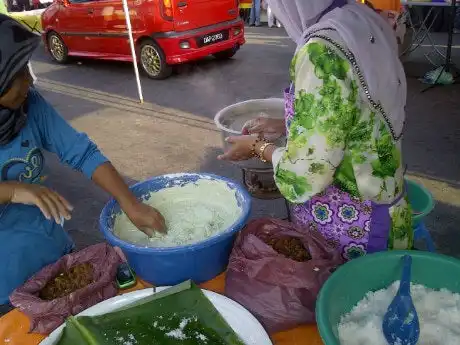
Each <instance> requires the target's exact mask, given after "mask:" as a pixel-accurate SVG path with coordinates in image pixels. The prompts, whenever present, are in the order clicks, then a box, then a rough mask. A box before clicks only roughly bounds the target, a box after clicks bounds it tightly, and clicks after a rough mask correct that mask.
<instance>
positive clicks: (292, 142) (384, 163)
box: [273, 38, 413, 249]
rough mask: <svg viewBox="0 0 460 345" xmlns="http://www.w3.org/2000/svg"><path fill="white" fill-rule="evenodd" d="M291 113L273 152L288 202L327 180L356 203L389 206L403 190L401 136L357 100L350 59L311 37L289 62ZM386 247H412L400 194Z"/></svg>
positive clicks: (306, 197)
mask: <svg viewBox="0 0 460 345" xmlns="http://www.w3.org/2000/svg"><path fill="white" fill-rule="evenodd" d="M290 75H291V80H292V81H293V82H294V85H295V90H296V94H295V115H294V118H293V119H292V121H291V125H290V130H289V135H288V140H287V145H286V147H285V148H280V149H278V150H277V151H275V153H274V156H273V164H274V168H275V181H276V183H277V185H278V187H279V189H280V191H281V192H282V194H283V195H284V196H285V197H286V199H288V200H289V201H290V202H292V203H298V204H300V203H304V202H306V201H308V200H309V199H310V198H312V197H313V196H315V195H316V194H318V193H320V192H322V191H323V190H325V189H326V188H327V187H328V186H330V185H331V184H333V185H335V186H336V187H338V188H340V189H341V190H343V191H346V192H348V193H349V194H351V195H352V196H355V197H358V198H360V199H361V200H372V201H374V202H376V203H381V204H391V203H392V202H393V201H394V200H395V199H396V198H397V197H398V196H399V195H400V193H401V192H402V190H403V183H404V178H403V174H404V166H403V161H402V155H401V141H398V142H395V141H394V140H393V138H392V136H391V133H390V131H389V129H388V127H387V125H386V123H385V120H384V118H383V117H382V116H381V115H380V114H378V113H376V112H375V111H374V110H373V109H372V108H371V106H370V105H369V103H368V102H367V100H363V99H362V98H361V97H360V93H359V90H358V85H359V84H358V83H359V81H358V78H357V75H356V74H355V73H354V71H353V69H352V66H351V64H350V62H349V61H348V60H347V59H346V57H345V55H343V54H342V53H341V52H340V51H339V50H338V49H336V48H335V47H333V46H332V45H330V44H329V43H328V42H326V41H324V40H322V39H319V38H313V39H311V40H310V41H309V42H308V43H307V44H306V45H305V46H304V47H303V48H302V49H300V50H299V51H298V52H297V53H296V55H295V56H294V59H293V60H292V63H291V68H290ZM390 213H391V217H392V231H391V234H390V240H389V247H390V248H394V249H410V248H412V245H413V231H412V213H411V209H410V206H409V204H408V202H407V199H405V198H403V199H402V200H401V201H400V202H399V203H397V204H396V205H395V206H393V207H392V208H391V210H390Z"/></svg>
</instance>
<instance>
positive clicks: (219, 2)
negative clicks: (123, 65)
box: [42, 0, 245, 79]
mask: <svg viewBox="0 0 460 345" xmlns="http://www.w3.org/2000/svg"><path fill="white" fill-rule="evenodd" d="M128 6H129V8H130V17H131V24H132V30H133V36H134V42H135V44H136V48H137V59H138V62H139V64H140V66H141V67H142V70H143V71H144V72H145V73H146V74H147V75H148V76H149V77H150V78H153V79H165V78H167V77H169V76H170V75H171V72H172V65H175V64H180V63H184V62H189V61H193V60H197V59H201V58H204V57H206V56H209V55H213V56H215V57H216V58H218V59H228V58H231V57H233V55H235V53H236V52H237V51H238V49H239V48H240V47H241V46H242V45H243V44H244V43H245V39H244V24H243V22H242V21H241V19H240V18H239V13H238V0H128ZM42 25H43V30H44V33H43V40H44V42H45V44H46V47H47V49H48V51H49V53H50V54H51V56H52V58H53V59H54V60H56V61H57V62H59V63H65V62H66V61H67V59H68V57H69V56H81V57H89V58H95V59H106V60H118V61H131V62H132V56H131V50H130V45H129V36H128V31H127V26H126V19H125V15H124V12H123V4H122V0H55V2H54V3H53V4H52V5H51V6H50V7H48V8H47V9H46V10H45V12H44V13H43V14H42Z"/></svg>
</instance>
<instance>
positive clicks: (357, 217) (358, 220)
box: [292, 186, 372, 260]
mask: <svg viewBox="0 0 460 345" xmlns="http://www.w3.org/2000/svg"><path fill="white" fill-rule="evenodd" d="M371 213H372V205H371V202H370V201H364V202H362V203H361V202H359V200H358V202H357V200H354V199H353V198H351V197H350V195H349V194H348V193H346V192H343V191H341V190H340V189H339V188H337V187H335V186H330V187H329V188H327V189H326V191H324V193H321V194H320V195H317V196H315V197H313V199H312V200H311V201H310V202H307V203H306V204H302V205H293V207H292V218H293V222H294V223H296V224H306V225H307V226H308V228H309V229H310V231H317V232H319V233H321V234H322V235H323V236H324V237H325V238H326V241H327V243H329V245H330V246H331V247H333V248H335V249H337V250H338V251H340V252H341V255H342V257H343V258H344V259H345V260H351V259H354V258H357V257H359V256H362V255H364V254H366V249H367V243H368V241H369V232H370V224H371Z"/></svg>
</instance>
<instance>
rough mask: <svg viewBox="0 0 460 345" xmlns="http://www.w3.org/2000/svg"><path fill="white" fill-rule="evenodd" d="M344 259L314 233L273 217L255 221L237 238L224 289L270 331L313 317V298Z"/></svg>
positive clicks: (291, 325)
mask: <svg viewBox="0 0 460 345" xmlns="http://www.w3.org/2000/svg"><path fill="white" fill-rule="evenodd" d="M342 263H343V261H342V259H341V257H340V253H339V252H337V251H335V250H334V249H333V248H331V247H330V246H329V245H328V244H327V243H326V240H325V239H324V238H323V237H322V235H321V234H320V233H318V232H314V231H309V230H307V229H301V228H299V227H296V226H295V225H294V224H292V223H289V222H286V221H282V220H277V219H270V218H264V219H258V220H254V221H252V222H251V223H249V224H248V225H247V226H246V227H245V228H244V229H243V231H242V232H241V233H240V235H239V236H238V238H237V240H236V242H235V246H234V248H233V251H232V254H231V256H230V263H229V266H228V270H227V277H226V284H225V285H226V286H225V293H226V295H227V296H228V297H230V298H232V299H234V300H235V301H237V302H239V303H240V304H241V305H243V306H244V307H246V308H247V309H248V310H249V311H251V312H252V313H253V314H254V316H255V317H256V318H257V319H258V320H259V321H260V322H261V323H262V324H263V325H264V327H265V328H266V330H267V331H268V332H270V333H272V332H278V331H282V330H286V329H289V328H293V327H295V326H297V325H299V324H304V323H311V322H314V321H315V304H316V297H317V295H318V293H319V290H320V289H321V286H322V285H323V283H324V282H325V281H326V280H327V279H328V278H329V276H330V274H331V273H332V272H333V271H334V270H335V269H336V267H337V266H338V265H340V264H342Z"/></svg>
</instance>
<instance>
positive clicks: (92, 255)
mask: <svg viewBox="0 0 460 345" xmlns="http://www.w3.org/2000/svg"><path fill="white" fill-rule="evenodd" d="M121 263H122V260H121V258H120V256H119V255H118V253H117V252H116V251H115V249H114V248H112V247H110V246H109V245H107V244H105V243H101V244H96V245H94V246H90V247H87V248H85V249H83V250H81V251H79V252H75V253H72V254H69V255H66V256H63V257H62V258H61V259H59V260H58V261H57V262H56V263H54V264H51V265H48V266H46V267H45V268H43V269H42V270H41V271H40V272H38V273H37V274H35V275H34V276H33V277H32V278H30V279H29V280H28V281H27V282H26V283H25V284H24V285H23V286H21V287H19V288H18V289H16V290H15V291H14V292H13V293H12V294H11V296H10V301H11V304H13V305H14V306H15V307H16V308H18V309H19V310H20V311H22V312H23V313H24V314H26V315H27V316H28V317H29V319H30V332H33V333H42V334H47V333H50V332H52V331H53V330H54V329H56V328H57V327H58V326H60V325H61V324H62V323H64V322H65V319H66V318H67V317H68V316H70V315H76V314H78V313H80V312H81V311H83V310H85V309H87V308H89V307H91V306H93V305H95V304H97V303H99V302H101V301H103V300H106V299H108V298H111V297H113V296H115V295H116V294H117V287H116V284H115V276H116V272H117V268H118V266H119V265H120V264H121Z"/></svg>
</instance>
